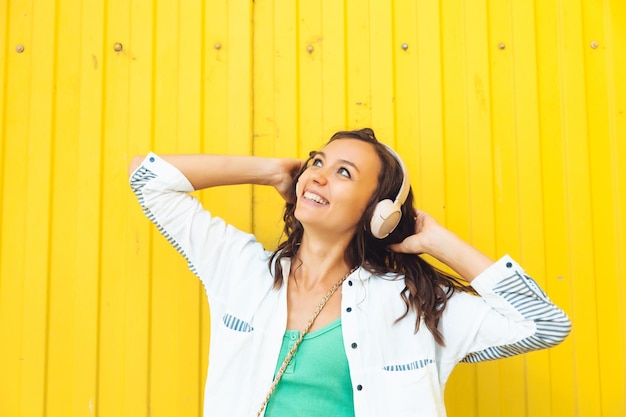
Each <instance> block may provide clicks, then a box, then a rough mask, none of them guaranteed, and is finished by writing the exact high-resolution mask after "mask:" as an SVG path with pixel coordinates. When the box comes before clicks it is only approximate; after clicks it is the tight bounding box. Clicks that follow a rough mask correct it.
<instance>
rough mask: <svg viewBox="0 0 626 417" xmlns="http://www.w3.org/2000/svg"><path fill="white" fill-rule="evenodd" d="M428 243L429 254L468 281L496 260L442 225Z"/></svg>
mask: <svg viewBox="0 0 626 417" xmlns="http://www.w3.org/2000/svg"><path fill="white" fill-rule="evenodd" d="M433 237H434V238H431V239H430V242H428V244H427V251H426V253H428V254H429V255H431V256H432V257H434V258H435V259H437V260H438V261H440V262H442V263H443V264H445V265H447V266H448V267H450V268H451V269H452V270H454V271H455V272H456V273H457V274H459V275H460V276H461V277H462V278H463V279H464V280H466V281H467V282H472V280H473V279H474V278H476V277H477V276H478V275H480V273H481V272H483V271H484V270H486V269H487V268H488V267H490V266H491V265H493V263H494V261H493V260H492V259H491V258H490V257H489V256H487V255H485V254H484V253H482V252H481V251H479V250H478V249H476V248H475V247H473V246H472V245H470V244H469V243H467V242H465V241H464V240H463V239H461V238H460V237H458V236H457V235H455V234H454V233H452V232H451V231H449V230H447V229H445V228H443V227H441V228H440V229H439V230H438V231H437V233H436V235H435V236H433Z"/></svg>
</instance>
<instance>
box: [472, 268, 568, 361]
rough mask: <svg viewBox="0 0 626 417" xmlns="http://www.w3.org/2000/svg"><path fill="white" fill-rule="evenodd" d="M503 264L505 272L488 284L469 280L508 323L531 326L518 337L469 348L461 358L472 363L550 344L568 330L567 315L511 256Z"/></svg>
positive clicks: (489, 330) (487, 326) (556, 343)
mask: <svg viewBox="0 0 626 417" xmlns="http://www.w3.org/2000/svg"><path fill="white" fill-rule="evenodd" d="M504 265H505V268H506V269H507V270H508V271H510V272H509V274H508V275H505V277H504V278H500V280H499V282H497V284H496V285H495V286H493V287H492V288H489V285H484V284H486V283H484V282H478V283H476V284H475V283H474V282H473V283H472V286H474V288H476V290H477V291H478V292H479V293H480V295H481V296H482V297H483V299H484V300H485V302H486V303H487V304H488V305H490V306H492V308H493V309H494V310H495V311H496V312H498V313H499V314H500V315H501V317H506V318H507V319H508V320H510V322H511V323H532V324H533V325H534V326H533V327H534V330H533V331H531V332H530V334H529V335H526V336H524V337H522V338H521V339H520V340H516V341H514V342H509V343H503V344H497V345H493V346H489V347H486V348H483V349H480V350H478V351H474V352H470V353H469V354H467V355H466V356H465V357H464V358H463V359H462V362H468V363H474V362H481V361H487V360H494V359H500V358H507V357H510V356H514V355H519V354H522V353H526V352H530V351H533V350H539V349H546V348H550V347H553V346H556V345H558V344H559V343H561V342H562V341H563V340H564V339H565V338H566V337H567V335H568V334H569V332H570V330H571V323H570V320H569V318H568V317H567V315H566V314H565V313H564V312H563V311H562V310H561V309H560V308H558V307H557V306H556V305H554V304H553V303H552V302H551V301H550V299H549V298H548V296H547V295H546V294H545V293H544V292H543V291H542V290H541V288H540V287H539V286H538V285H537V284H536V282H535V281H534V280H533V279H532V278H530V277H529V276H527V275H526V274H524V272H523V271H522V270H521V268H520V267H519V266H517V265H516V264H514V263H513V262H512V261H511V260H508V261H506V262H505V263H504ZM485 281H489V279H487V280H485ZM508 327H514V326H508ZM501 330H502V329H498V328H494V327H492V326H490V325H486V326H484V327H483V328H482V329H480V331H481V332H498V331H501ZM479 339H480V335H479Z"/></svg>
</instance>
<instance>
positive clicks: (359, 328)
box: [130, 129, 570, 417]
mask: <svg viewBox="0 0 626 417" xmlns="http://www.w3.org/2000/svg"><path fill="white" fill-rule="evenodd" d="M130 169H131V172H132V174H131V186H132V188H133V190H134V192H135V193H136V194H137V196H138V199H139V202H140V204H141V205H142V207H143V209H144V211H145V213H146V215H147V216H148V218H149V219H150V220H151V221H152V222H154V223H155V224H156V225H157V227H158V229H159V231H160V232H161V233H162V234H163V235H164V236H165V237H166V238H167V239H168V240H169V241H170V243H171V244H172V245H173V246H174V247H175V248H176V249H177V250H178V251H179V252H180V253H181V254H182V255H183V256H184V257H185V258H186V260H187V261H188V263H189V267H190V269H191V271H192V272H194V273H195V274H196V275H197V276H198V277H199V278H200V280H201V281H202V283H203V285H204V287H205V289H206V292H207V295H208V299H209V305H210V308H211V339H210V340H211V345H210V350H209V352H210V353H209V355H210V357H209V370H208V376H207V382H206V388H205V415H206V416H242V417H243V416H246V417H248V416H254V415H263V414H264V415H265V416H271V417H277V416H333V417H337V416H357V417H363V416H382V415H388V416H394V417H401V416H445V407H444V396H443V391H444V387H445V383H446V381H447V379H448V377H449V375H450V373H451V372H452V369H453V368H454V366H455V365H456V364H457V363H459V362H478V361H482V360H490V359H497V358H504V357H508V356H512V355H515V354H519V353H524V352H528V351H531V350H535V349H541V348H547V347H551V346H554V345H556V344H558V343H560V342H561V341H562V340H563V339H564V338H565V337H566V336H567V334H568V333H569V330H570V323H569V320H568V318H567V316H566V315H565V314H564V313H563V312H562V311H561V310H560V309H559V308H558V307H556V306H555V305H553V304H552V303H551V301H550V300H549V299H548V298H547V297H546V295H545V294H544V293H543V292H542V291H541V289H540V288H539V287H538V286H537V285H536V284H535V282H534V281H533V280H532V279H531V278H529V277H527V276H526V275H525V274H524V272H523V270H522V269H521V267H520V266H519V265H517V264H516V263H515V262H514V261H513V260H512V259H511V258H509V257H508V256H505V257H503V258H501V259H500V260H498V261H497V262H494V261H493V260H491V259H490V258H489V257H487V256H486V255H485V254H483V253H481V252H480V251H478V250H477V249H475V248H473V247H472V246H470V245H469V244H468V243H466V242H464V241H463V240H461V239H460V238H459V237H457V236H456V235H455V234H453V233H452V232H450V231H449V230H447V229H445V228H444V227H442V226H441V225H439V224H438V223H437V222H435V221H434V220H433V218H432V217H430V216H429V215H428V214H426V213H424V212H421V211H418V210H415V209H414V208H413V203H412V192H411V191H410V186H409V180H408V174H407V173H406V170H405V169H404V165H403V164H402V161H401V160H400V158H399V157H398V156H397V155H396V154H395V153H394V152H393V151H391V149H390V148H387V147H386V146H385V145H383V144H382V143H380V142H378V141H377V140H376V138H375V136H374V132H373V131H372V130H371V129H362V130H357V131H346V132H338V133H336V134H335V135H334V136H333V137H332V138H331V140H330V141H329V142H328V143H327V144H326V146H324V148H323V149H322V150H321V151H320V152H313V153H311V156H310V158H309V159H308V160H307V161H306V162H304V163H302V161H299V160H296V159H275V158H259V157H250V156H217V155H170V156H163V157H158V156H156V155H154V154H150V155H148V156H147V157H146V158H140V157H138V158H135V159H133V162H132V164H131V168H130ZM244 183H245V184H257V185H271V186H274V187H275V188H276V189H277V190H278V192H279V193H280V194H281V195H282V196H283V198H284V199H285V200H286V201H287V204H286V209H285V213H284V221H285V231H284V232H285V236H286V240H285V241H284V242H283V243H281V244H280V245H279V248H278V249H277V250H276V251H275V252H273V253H272V252H267V251H266V250H265V249H264V248H263V247H262V246H261V244H260V243H259V242H257V241H256V239H255V238H254V236H252V235H250V234H247V233H244V232H242V231H239V230H237V229H235V228H234V227H232V226H230V225H228V224H226V223H225V222H224V221H223V220H222V219H220V218H217V217H213V216H212V215H211V214H210V213H209V212H208V211H205V210H204V209H203V208H202V207H201V205H200V203H199V202H198V201H197V200H196V199H194V198H193V197H191V196H189V195H188V194H187V193H188V192H190V191H193V190H198V189H202V188H207V187H214V186H219V185H231V184H244ZM384 200H391V201H386V202H383V203H380V202H381V201H384ZM379 203H380V204H379ZM381 206H382V208H381ZM381 210H382V211H383V212H385V211H387V213H383V214H382V215H381V213H380V211H381ZM385 219H387V220H385ZM398 221H399V223H398V224H397V226H396V223H397V222H398ZM420 254H428V255H431V256H432V257H434V258H435V259H437V260H439V261H440V262H442V263H443V264H445V265H447V266H448V267H450V268H451V269H452V270H453V271H455V272H456V273H457V274H458V275H459V276H460V277H461V278H462V279H463V280H464V281H465V282H461V281H460V280H459V279H457V278H455V277H453V276H451V275H447V274H445V273H443V272H441V271H439V270H437V269H435V268H434V267H432V266H431V265H430V264H428V263H427V262H425V261H424V260H423V259H422V258H421V257H419V256H418V255H420ZM468 283H471V287H470V286H468V285H467V284H468Z"/></svg>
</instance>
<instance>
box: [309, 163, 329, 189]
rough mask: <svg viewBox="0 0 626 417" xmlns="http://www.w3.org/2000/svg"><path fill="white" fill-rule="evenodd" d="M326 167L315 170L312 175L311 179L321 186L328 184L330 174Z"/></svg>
mask: <svg viewBox="0 0 626 417" xmlns="http://www.w3.org/2000/svg"><path fill="white" fill-rule="evenodd" d="M326 169H327V168H326V167H320V168H317V169H316V170H314V171H313V172H312V174H311V179H312V180H313V182H314V183H316V184H319V185H325V184H326V183H327V182H328V179H327V177H328V172H327V171H326Z"/></svg>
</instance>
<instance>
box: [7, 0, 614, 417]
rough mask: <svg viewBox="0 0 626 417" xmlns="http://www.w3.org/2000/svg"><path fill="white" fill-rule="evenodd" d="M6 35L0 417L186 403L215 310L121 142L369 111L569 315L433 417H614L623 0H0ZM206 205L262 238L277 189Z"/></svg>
mask: <svg viewBox="0 0 626 417" xmlns="http://www.w3.org/2000/svg"><path fill="white" fill-rule="evenodd" d="M116 44H117V45H116ZM403 45H404V47H403ZM0 48H2V49H1V51H0V106H1V107H0V141H1V142H0V228H1V229H0V263H1V265H0V417H31V416H32V417H35V416H45V417H51V416H62V417H78V416H102V417H108V416H111V417H120V416H129V417H137V416H163V417H171V416H200V415H201V400H202V382H203V380H204V375H205V372H206V365H207V363H206V355H207V346H208V330H209V329H208V325H207V317H208V314H209V310H208V306H207V304H206V301H205V299H204V295H203V293H202V291H201V289H200V285H199V284H198V282H197V281H196V279H195V278H194V277H193V276H192V275H191V273H190V272H188V271H187V270H186V266H185V264H184V261H183V260H182V258H180V257H179V256H178V254H177V253H176V251H174V250H173V249H171V248H170V247H168V245H167V244H166V242H165V241H164V239H162V238H161V237H160V236H158V234H157V233H156V232H155V230H153V228H152V226H151V225H150V224H149V222H148V221H147V220H146V219H145V218H144V217H143V215H142V214H141V212H140V210H139V208H138V206H137V204H136V201H135V199H134V197H133V196H132V193H131V191H130V189H129V187H128V185H127V172H126V167H127V164H128V162H129V158H130V157H131V156H133V155H135V154H141V153H146V152H147V151H148V150H154V151H156V152H159V153H167V152H219V153H237V154H255V155H264V156H272V155H277V156H298V157H305V156H306V155H307V153H308V151H309V150H311V149H316V148H318V147H319V146H320V145H321V144H322V143H324V142H325V141H326V140H327V139H328V137H329V136H330V135H331V134H332V133H333V132H334V131H335V130H339V129H346V128H360V127H365V126H371V127H372V128H374V130H375V131H376V134H377V136H378V137H379V138H380V139H381V140H383V141H384V142H387V143H389V144H391V145H394V146H395V147H396V149H397V150H398V151H399V153H400V154H401V155H403V157H404V159H405V161H406V163H407V165H408V167H409V169H410V171H411V174H412V185H413V187H414V190H415V191H416V193H417V204H418V206H419V207H421V208H423V209H425V210H427V211H429V212H430V213H432V214H433V215H434V216H435V217H436V218H437V219H438V220H439V221H440V222H442V223H444V224H446V225H447V226H448V227H449V228H451V229H453V230H454V231H455V232H457V233H458V234H459V235H461V236H462V237H463V238H465V239H467V240H468V241H470V242H472V243H473V244H475V245H476V246H478V247H479V248H480V249H482V250H483V251H485V252H487V253H488V254H490V255H492V256H494V257H498V256H501V255H503V254H504V253H510V254H511V255H512V256H513V257H514V258H516V259H517V260H519V261H520V262H521V263H522V264H523V265H524V267H525V269H526V270H527V272H528V273H530V274H531V275H533V276H534V277H535V278H536V279H537V281H538V282H539V283H540V284H541V285H542V287H543V288H544V289H545V290H546V291H547V292H548V294H549V295H550V296H551V298H552V299H553V300H554V301H555V302H556V303H557V304H558V305H560V306H561V307H563V308H564V310H565V311H566V312H567V313H568V314H569V315H570V317H571V319H572V321H573V325H574V327H573V332H572V334H571V335H570V337H569V338H568V339H567V340H566V341H565V342H564V343H563V344H562V345H560V346H558V347H556V348H554V349H552V350H549V351H542V352H535V353H531V354H528V355H525V356H522V357H516V358H511V359H506V360H502V361H497V362H491V363H484V364H480V365H461V366H459V367H458V368H457V370H456V371H455V373H454V374H453V376H452V379H451V381H450V383H449V386H448V389H447V404H448V411H449V416H451V417H474V416H481V417H483V416H488V417H491V416H506V417H516V416H520V417H521V416H529V417H530V416H532V417H549V416H553V417H557V416H558V417H562V416H583V417H590V416H614V417H624V416H626V318H625V314H626V313H625V310H626V300H625V296H626V288H625V286H626V284H625V275H626V273H625V268H626V266H625V260H624V259H625V258H626V257H625V255H626V249H625V247H626V241H625V240H626V217H625V216H624V214H625V211H626V119H625V118H626V116H625V114H624V113H625V112H626V3H625V2H624V1H623V0H535V1H517V0H508V1H507V0H501V1H500V0H491V1H487V0H483V1H479V0H439V1H436V0H417V1H409V0H389V1H383V0H370V1H365V0H364V1H358V0H343V1H340V0H299V1H289V0H274V1H271V0H256V1H249V0H248V1H244V0H205V1H201V0H180V1H174V0H153V1H149V0H108V1H79V0H56V1H55V2H53V1H44V0H37V1H35V0H0ZM199 195H200V197H201V198H202V200H203V201H206V202H207V203H208V202H209V201H210V204H211V207H212V208H213V209H214V210H215V211H216V212H217V213H218V214H221V215H223V216H226V217H227V218H228V219H229V220H231V221H232V222H233V223H234V224H236V225H237V226H239V227H241V228H243V229H245V230H250V231H253V232H255V233H257V234H258V236H259V237H260V239H261V240H262V241H263V242H264V243H265V244H266V245H267V246H268V248H272V247H274V246H275V244H276V240H277V238H278V232H279V230H280V217H281V201H280V199H279V197H278V194H277V193H275V192H274V191H273V190H270V189H262V188H252V187H247V186H241V187H232V188H228V189H221V190H211V191H206V192H202V193H200V194H199ZM407 401H411V399H407ZM216 417H223V416H216Z"/></svg>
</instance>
